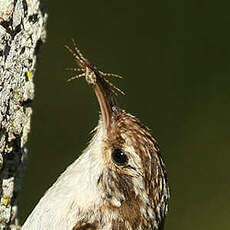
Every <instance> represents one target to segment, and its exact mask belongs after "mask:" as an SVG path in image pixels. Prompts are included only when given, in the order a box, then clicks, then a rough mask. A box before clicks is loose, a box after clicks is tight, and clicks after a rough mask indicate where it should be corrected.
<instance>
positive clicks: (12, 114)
mask: <svg viewBox="0 0 230 230" xmlns="http://www.w3.org/2000/svg"><path fill="white" fill-rule="evenodd" d="M46 19H47V15H46V14H45V13H44V11H43V9H42V8H41V5H40V2H39V0H0V170H1V171H0V229H19V228H20V226H19V225H18V223H17V195H18V193H19V190H20V182H21V177H22V173H23V168H24V160H25V158H26V154H27V149H26V147H25V144H26V142H27V138H28V134H29V132H30V121H31V114H32V109H31V107H30V102H31V101H32V100H33V98H34V83H33V76H34V72H35V63H36V59H37V55H38V50H39V47H40V45H41V44H42V43H43V42H44V41H45V37H46V32H45V24H46Z"/></svg>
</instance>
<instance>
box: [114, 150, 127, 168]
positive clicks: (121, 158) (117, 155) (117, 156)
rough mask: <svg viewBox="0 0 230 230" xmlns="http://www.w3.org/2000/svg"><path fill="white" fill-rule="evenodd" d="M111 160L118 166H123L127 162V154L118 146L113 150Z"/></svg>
mask: <svg viewBox="0 0 230 230" xmlns="http://www.w3.org/2000/svg"><path fill="white" fill-rule="evenodd" d="M112 160H113V162H114V163H115V164H116V165H118V166H124V165H126V164H127V163H128V157H127V155H126V154H125V153H124V152H123V151H122V150H121V149H119V148H116V149H114V150H113V152H112Z"/></svg>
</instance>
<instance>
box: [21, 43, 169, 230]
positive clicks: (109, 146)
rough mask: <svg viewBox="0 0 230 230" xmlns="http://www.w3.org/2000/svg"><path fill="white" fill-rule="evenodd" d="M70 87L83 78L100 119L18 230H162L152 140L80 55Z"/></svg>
mask: <svg viewBox="0 0 230 230" xmlns="http://www.w3.org/2000/svg"><path fill="white" fill-rule="evenodd" d="M73 42H74V48H70V47H69V46H66V48H67V49H68V50H69V51H70V52H71V53H72V55H73V57H74V59H75V61H76V64H77V66H78V68H69V69H70V70H72V71H75V72H77V74H76V75H75V76H74V77H72V78H70V79H69V81H71V80H73V79H78V78H85V80H86V82H87V83H88V84H89V85H90V86H91V87H92V89H93V91H94V92H95V95H96V97H97V100H98V103H99V107H100V115H99V121H98V125H97V127H96V128H95V130H94V135H93V137H92V139H91V141H90V143H89V145H88V147H87V148H86V149H85V150H84V151H83V153H82V154H81V155H80V157H79V158H78V159H77V160H75V161H74V162H73V163H72V164H71V165H70V166H69V167H67V169H66V170H65V171H64V172H63V173H62V174H61V176H60V177H59V178H58V179H57V181H56V182H55V183H54V184H53V185H52V186H51V187H50V188H49V189H48V191H47V192H46V193H45V195H44V196H43V197H42V198H41V199H40V201H39V202H38V204H37V205H36V206H35V208H34V210H33V211H32V213H31V214H30V215H29V217H28V218H27V219H26V221H25V223H24V224H23V226H22V230H47V229H49V230H54V229H55V230H163V228H164V223H165V217H166V214H167V212H168V201H169V197H170V194H169V186H168V179H167V172H166V167H165V163H164V162H163V159H162V154H161V152H160V150H159V146H158V144H157V141H156V139H155V138H153V137H152V135H151V132H150V129H149V128H147V127H146V126H145V125H144V124H143V123H142V122H141V121H140V120H139V119H137V118H136V117H135V116H133V115H131V114H129V113H127V112H126V111H125V110H124V109H121V108H120V106H119V105H118V102H117V94H118V93H122V94H123V91H121V90H120V89H119V88H118V87H116V86H115V85H113V84H112V83H111V82H110V81H109V80H108V79H109V78H110V77H116V78H121V76H120V75H117V74H111V73H104V72H102V71H100V70H99V69H97V68H96V66H94V65H93V64H91V62H89V61H88V60H87V59H86V58H85V57H84V56H83V54H82V53H81V51H80V49H79V48H78V45H77V43H76V41H74V40H73Z"/></svg>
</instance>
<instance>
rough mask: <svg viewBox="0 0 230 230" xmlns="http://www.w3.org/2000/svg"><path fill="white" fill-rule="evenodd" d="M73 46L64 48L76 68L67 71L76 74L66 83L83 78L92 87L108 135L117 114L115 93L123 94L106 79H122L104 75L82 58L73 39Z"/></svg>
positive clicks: (109, 74) (118, 76)
mask: <svg viewBox="0 0 230 230" xmlns="http://www.w3.org/2000/svg"><path fill="white" fill-rule="evenodd" d="M73 44H74V49H71V48H70V47H69V46H67V45H66V46H65V47H66V48H67V49H68V50H69V51H70V53H72V55H73V56H74V58H75V60H76V62H77V65H78V68H68V69H67V70H71V71H73V72H77V74H76V75H75V76H73V77H71V78H70V79H68V81H71V80H74V79H78V78H81V77H85V79H86V81H87V83H88V84H89V85H91V86H92V87H93V89H94V92H95V94H96V96H97V99H98V102H99V105H100V109H101V114H102V120H103V124H104V129H105V132H106V134H107V135H108V133H109V132H110V126H111V123H112V117H113V116H115V115H116V114H117V113H118V112H119V108H118V105H117V102H116V99H115V96H116V95H117V92H119V93H121V94H123V95H124V92H123V91H122V90H120V89H119V88H117V87H116V86H114V85H113V84H112V83H111V82H109V80H108V79H107V78H108V77H116V78H122V77H121V76H120V75H117V74H112V73H104V72H102V71H100V70H98V69H97V68H96V67H95V66H94V65H92V64H91V63H90V62H89V61H88V60H87V59H86V58H84V56H83V54H82V53H81V51H80V50H79V48H78V47H77V44H76V42H75V40H74V39H73Z"/></svg>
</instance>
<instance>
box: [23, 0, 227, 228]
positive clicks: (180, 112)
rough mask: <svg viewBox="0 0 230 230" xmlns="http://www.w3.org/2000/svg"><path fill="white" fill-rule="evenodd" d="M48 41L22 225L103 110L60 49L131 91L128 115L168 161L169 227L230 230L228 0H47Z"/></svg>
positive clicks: (39, 74)
mask: <svg viewBox="0 0 230 230" xmlns="http://www.w3.org/2000/svg"><path fill="white" fill-rule="evenodd" d="M43 3H44V5H45V7H46V11H47V12H48V14H49V18H48V25H47V29H48V37H47V41H46V44H45V45H43V46H42V48H41V52H40V57H39V61H38V64H37V71H36V74H35V77H34V81H35V83H36V97H35V100H34V101H33V103H32V107H33V118H32V131H31V134H30V140H29V143H28V145H27V146H28V149H29V160H28V166H27V169H26V173H25V177H24V180H23V185H22V191H21V194H20V200H19V216H20V219H21V222H23V221H24V218H25V217H26V216H27V215H28V214H29V213H30V211H31V210H32V209H33V207H34V206H35V204H36V203H37V201H38V200H39V198H40V197H41V196H42V195H43V194H44V192H45V191H46V190H47V189H48V188H49V186H51V184H52V183H53V182H54V181H55V180H56V178H57V177H58V175H59V174H60V173H61V172H62V171H63V170H64V169H65V168H66V167H67V166H68V165H69V164H70V163H71V162H72V161H74V160H75V159H76V158H77V157H78V155H79V153H81V152H82V150H83V149H84V148H85V147H86V146H87V143H88V141H89V139H90V134H89V132H90V131H91V130H92V129H93V128H94V127H95V126H96V124H97V121H98V113H99V112H98V111H99V107H98V104H97V101H96V98H95V96H94V94H93V92H92V90H91V89H90V88H89V87H88V85H87V84H86V82H85V81H84V80H83V79H81V80H78V81H73V82H71V83H67V82H66V80H67V79H68V78H69V77H70V76H71V73H69V72H67V71H65V68H66V67H74V66H75V62H74V61H73V58H72V56H71V55H70V53H68V52H67V50H66V49H65V48H64V45H65V44H68V45H70V46H71V45H72V42H71V39H72V38H75V39H77V41H78V43H79V46H80V48H81V50H82V51H83V53H84V54H85V56H87V58H88V59H89V60H91V62H93V63H94V64H95V65H96V66H97V67H98V68H99V69H101V70H103V71H105V72H112V73H117V74H121V75H122V76H123V77H124V79H123V80H116V79H114V80H113V82H114V83H115V84H116V85H117V86H119V87H120V88H121V89H123V90H125V92H126V96H119V98H118V100H119V103H120V105H121V107H122V108H124V109H125V110H126V111H128V112H129V113H131V114H133V115H135V116H137V117H138V118H140V120H141V121H142V122H143V123H144V124H146V125H147V126H149V127H150V128H151V130H152V133H153V135H154V136H155V137H156V138H157V140H158V142H159V145H160V147H161V150H162V152H163V154H164V159H165V161H166V163H167V169H168V176H169V183H170V188H171V200H170V207H169V214H168V217H167V221H166V228H165V229H166V230H180V229H181V230H185V229H186V230H194V229H196V230H204V229H208V230H217V229H226V230H228V229H230V222H229V215H230V207H229V204H230V181H229V161H230V155H229V147H230V146H229V128H230V127H229V117H230V107H229V106H230V89H229V88H230V65H229V60H230V32H229V31H230V30H229V25H230V16H229V5H228V4H227V1H225V2H221V1H219V2H218V1H207V0H206V1H203V0H199V1H196V0H188V1H182V0H175V1H134V0H132V1H131V0H126V1H124V0H123V1H122V0H116V1H105V0H104V1H100V0H98V1H74V0H72V1H51V0H50V1H45V2H43Z"/></svg>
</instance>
